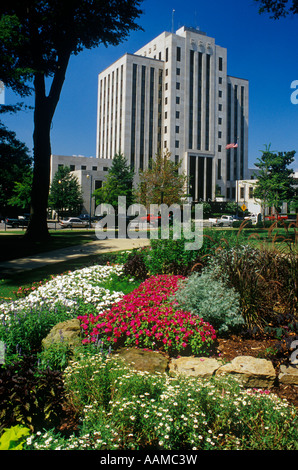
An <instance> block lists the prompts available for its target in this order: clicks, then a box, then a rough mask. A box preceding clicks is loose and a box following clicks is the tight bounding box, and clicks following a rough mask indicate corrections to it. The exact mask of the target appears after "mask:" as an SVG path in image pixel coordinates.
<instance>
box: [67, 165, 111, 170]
mask: <svg viewBox="0 0 298 470" xmlns="http://www.w3.org/2000/svg"><path fill="white" fill-rule="evenodd" d="M67 166H69V169H70V171H75V170H76V165H67ZM63 167H64V165H63V163H59V164H58V168H63ZM77 170H87V166H86V165H79V168H78V167H77ZM91 170H92V171H97V170H98V167H97V166H92V167H91ZM108 170H109V168H108V167H107V166H104V167H103V169H102V171H108Z"/></svg>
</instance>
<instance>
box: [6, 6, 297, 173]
mask: <svg viewBox="0 0 298 470" xmlns="http://www.w3.org/2000/svg"><path fill="white" fill-rule="evenodd" d="M142 9H143V10H144V13H143V15H142V16H141V17H140V19H139V21H138V23H139V24H140V26H142V28H143V29H144V31H137V32H132V33H131V34H130V35H129V37H128V38H127V39H126V40H125V41H124V42H123V43H122V44H120V45H119V46H117V47H111V46H110V47H108V48H105V47H104V46H100V47H98V48H96V49H93V50H90V51H87V50H85V51H83V52H82V53H81V54H79V55H78V56H76V57H75V56H74V57H72V58H71V61H70V64H69V68H68V71H67V76H66V80H65V83H64V87H63V90H62V94H61V98H60V101H59V103H58V107H57V110H56V113H55V116H54V120H53V126H52V132H51V141H52V153H53V154H60V155H84V156H87V157H89V156H95V155H96V117H97V76H98V74H99V73H100V72H101V71H102V70H104V69H105V68H106V67H107V66H109V65H110V64H111V63H113V62H114V61H115V60H117V59H118V58H119V57H121V56H122V55H123V54H125V53H126V52H128V53H134V52H135V51H136V50H138V49H139V48H141V47H142V46H143V45H145V44H146V43H147V42H149V41H150V40H151V39H153V38H154V37H156V36H158V35H159V34H161V33H162V32H163V31H171V30H172V11H173V10H175V13H174V30H175V31H176V30H177V29H178V28H180V27H181V26H184V25H185V26H192V27H199V28H200V29H201V30H202V31H205V32H206V33H207V35H208V36H211V37H214V38H215V40H216V43H217V44H218V45H220V46H222V47H226V48H227V51H228V74H229V75H233V76H236V77H240V78H246V79H248V80H249V93H250V107H249V167H250V168H252V167H253V166H254V163H255V162H256V161H257V158H259V157H260V156H261V151H262V150H264V149H265V146H266V145H269V144H271V150H273V151H291V150H296V151H297V153H298V126H297V124H298V104H296V105H294V104H293V103H292V102H291V94H292V93H293V91H294V90H293V89H291V83H292V82H293V81H294V80H298V60H297V59H298V41H297V39H298V17H297V15H296V17H293V16H291V17H290V16H289V17H287V18H285V19H280V20H273V19H270V18H269V15H268V14H262V15H259V13H258V3H257V2H255V1H254V0H241V1H240V0H209V1H208V2H203V1H194V0H184V1H183V2H181V1H178V0H171V1H170V0H165V1H163V2H161V1H160V0H159V1H157V0H145V1H144V2H143V3H142ZM17 101H20V98H19V97H17V96H15V95H14V94H13V93H12V92H11V91H10V90H9V89H7V90H6V91H5V103H6V104H13V103H15V102H17ZM25 102H26V103H27V104H32V103H33V101H32V99H28V100H26V101H25ZM4 122H5V124H6V125H7V127H8V128H9V129H11V130H13V131H15V132H16V133H17V136H18V138H19V139H20V140H22V141H23V142H25V143H26V145H27V146H28V147H29V149H30V150H32V133H33V112H32V111H26V112H21V113H19V114H17V115H15V116H6V117H5V119H4ZM293 168H294V169H295V170H296V171H298V155H296V161H295V163H294V165H293Z"/></svg>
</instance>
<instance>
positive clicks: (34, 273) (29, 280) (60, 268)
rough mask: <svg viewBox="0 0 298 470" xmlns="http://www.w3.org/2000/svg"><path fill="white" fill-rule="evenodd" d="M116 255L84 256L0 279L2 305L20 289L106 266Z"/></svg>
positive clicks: (13, 297)
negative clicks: (75, 272)
mask: <svg viewBox="0 0 298 470" xmlns="http://www.w3.org/2000/svg"><path fill="white" fill-rule="evenodd" d="M116 256H117V254H116V253H106V254H100V255H94V256H84V257H83V258H77V259H72V260H69V261H62V262H60V263H55V264H51V265H49V266H44V267H41V268H38V269H32V270H31V271H26V273H15V274H12V275H11V276H9V278H6V279H1V278H0V303H1V302H2V301H4V300H15V299H16V298H17V296H16V295H15V292H16V291H17V290H18V288H19V287H31V286H32V285H33V283H35V282H39V281H44V280H46V279H50V277H51V275H54V276H55V275H58V274H63V273H65V272H67V271H72V270H75V269H80V268H84V267H86V266H89V265H93V264H95V263H96V264H106V263H107V261H111V262H112V261H113V260H114V259H115V257H116Z"/></svg>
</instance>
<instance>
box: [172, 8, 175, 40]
mask: <svg viewBox="0 0 298 470" xmlns="http://www.w3.org/2000/svg"><path fill="white" fill-rule="evenodd" d="M174 13H175V10H173V11H172V33H173V34H174Z"/></svg>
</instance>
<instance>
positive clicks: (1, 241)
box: [0, 229, 96, 262]
mask: <svg viewBox="0 0 298 470" xmlns="http://www.w3.org/2000/svg"><path fill="white" fill-rule="evenodd" d="M50 234H51V238H50V240H48V241H46V242H36V243H30V242H28V241H25V240H24V238H23V235H24V232H22V231H15V232H13V233H11V232H10V233H8V232H0V262H1V261H9V260H11V259H17V258H22V257H27V256H30V255H35V254H38V253H44V252H46V251H52V250H58V249H59V248H66V247H68V246H74V245H83V244H85V243H89V242H91V241H94V240H96V236H95V230H94V229H87V230H86V229H85V230H55V231H54V230H53V231H50Z"/></svg>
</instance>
